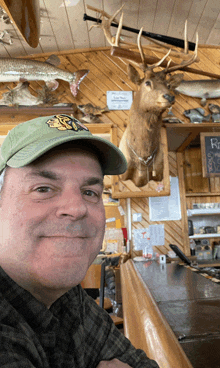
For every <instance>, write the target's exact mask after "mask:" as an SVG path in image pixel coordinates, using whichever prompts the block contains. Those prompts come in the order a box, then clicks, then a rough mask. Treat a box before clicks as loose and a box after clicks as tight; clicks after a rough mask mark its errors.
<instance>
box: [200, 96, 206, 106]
mask: <svg viewBox="0 0 220 368" xmlns="http://www.w3.org/2000/svg"><path fill="white" fill-rule="evenodd" d="M200 105H201V106H205V105H206V98H202V99H201V101H200Z"/></svg>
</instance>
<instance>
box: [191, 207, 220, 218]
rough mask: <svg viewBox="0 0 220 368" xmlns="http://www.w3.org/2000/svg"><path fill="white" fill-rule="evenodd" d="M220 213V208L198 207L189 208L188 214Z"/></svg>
mask: <svg viewBox="0 0 220 368" xmlns="http://www.w3.org/2000/svg"><path fill="white" fill-rule="evenodd" d="M206 215H220V208H198V209H192V210H187V216H188V217H191V216H206Z"/></svg>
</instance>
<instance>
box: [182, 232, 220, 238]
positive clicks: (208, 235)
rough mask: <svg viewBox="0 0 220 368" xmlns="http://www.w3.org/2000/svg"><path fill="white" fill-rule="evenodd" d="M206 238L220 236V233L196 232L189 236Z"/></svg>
mask: <svg viewBox="0 0 220 368" xmlns="http://www.w3.org/2000/svg"><path fill="white" fill-rule="evenodd" d="M204 238H220V234H216V233H211V234H194V235H190V236H189V239H204Z"/></svg>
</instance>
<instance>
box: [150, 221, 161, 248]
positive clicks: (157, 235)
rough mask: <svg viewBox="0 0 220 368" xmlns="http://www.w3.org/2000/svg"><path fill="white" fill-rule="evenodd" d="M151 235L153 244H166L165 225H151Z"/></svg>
mask: <svg viewBox="0 0 220 368" xmlns="http://www.w3.org/2000/svg"><path fill="white" fill-rule="evenodd" d="M149 237H150V244H151V245H152V246H160V245H164V225H150V226H149Z"/></svg>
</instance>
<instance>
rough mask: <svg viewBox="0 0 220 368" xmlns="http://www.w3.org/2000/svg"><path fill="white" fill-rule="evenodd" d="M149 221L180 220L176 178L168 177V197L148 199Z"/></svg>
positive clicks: (177, 181)
mask: <svg viewBox="0 0 220 368" xmlns="http://www.w3.org/2000/svg"><path fill="white" fill-rule="evenodd" d="M149 210H150V211H149V212H150V221H176V220H181V207H180V192H179V180H178V177H170V195H169V196H164V197H149Z"/></svg>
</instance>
